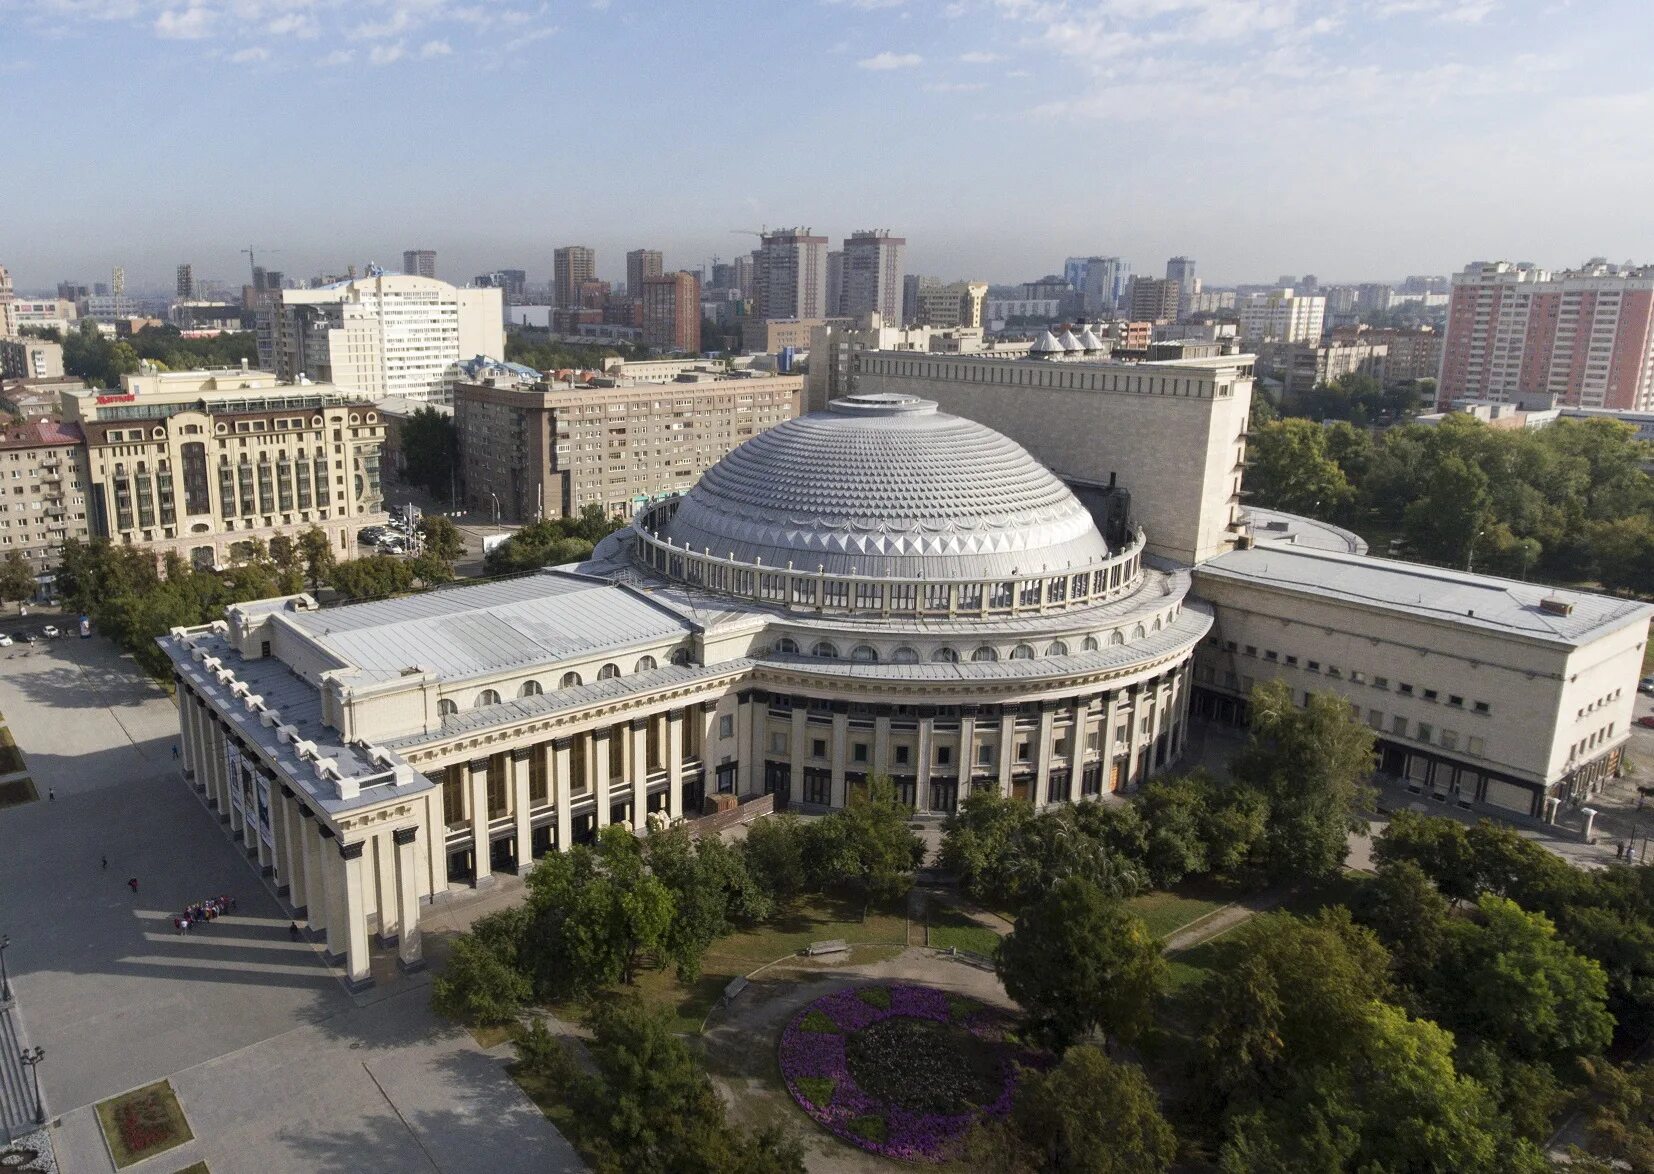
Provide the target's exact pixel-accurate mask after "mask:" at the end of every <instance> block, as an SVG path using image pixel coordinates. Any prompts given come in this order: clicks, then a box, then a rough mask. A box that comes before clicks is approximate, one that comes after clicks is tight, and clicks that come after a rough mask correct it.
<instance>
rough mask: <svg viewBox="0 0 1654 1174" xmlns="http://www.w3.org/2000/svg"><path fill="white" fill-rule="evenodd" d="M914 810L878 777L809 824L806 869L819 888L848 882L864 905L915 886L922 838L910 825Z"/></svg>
mask: <svg viewBox="0 0 1654 1174" xmlns="http://www.w3.org/2000/svg"><path fill="white" fill-rule="evenodd" d="M912 818H913V809H912V808H911V807H909V806H908V805H907V804H905V803H903V802H901V800H899V799H898V798H897V797H896V786H895V784H894V783H892V782H891V781H890V779H888V778H885V777H882V776H874V777H873V778H871V779H869V780H868V783H867V786H866V787H865V788H856V789H853V790H852V791H851V792H850V795H849V797H848V799H847V800H846V802H845V804H844V806H843V807H841V808H839V809H838V810H836V811H834V812H832V813H831V814H830V815H827V816H826V817H824V818H822V819H819V820H817V821H815V822H814V823H813V824H811V825H809V833H808V836H807V838H806V841H805V861H806V864H805V867H806V869H807V870H808V871H809V872H810V873H812V874H813V879H814V881H815V883H816V885H817V887H821V888H829V887H834V886H835V885H846V886H848V887H850V888H851V889H852V890H854V891H855V892H856V894H857V895H858V896H859V897H860V898H861V900H862V901H863V903H864V904H872V903H875V902H877V903H883V902H887V901H894V900H895V899H897V898H898V897H900V896H902V894H904V893H906V892H907V890H908V889H909V888H911V887H912V885H913V870H914V869H915V868H916V867H918V865H919V862H920V860H921V859H922V858H923V856H924V847H925V845H924V841H923V840H921V839H920V838H919V837H918V836H917V835H915V834H914V833H913V831H912V830H911V829H910V828H909V827H908V822H909V821H910V820H911V819H912Z"/></svg>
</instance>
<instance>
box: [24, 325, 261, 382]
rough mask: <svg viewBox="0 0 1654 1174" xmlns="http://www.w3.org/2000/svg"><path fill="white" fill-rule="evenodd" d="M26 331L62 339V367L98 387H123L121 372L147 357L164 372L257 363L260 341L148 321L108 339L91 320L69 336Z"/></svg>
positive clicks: (53, 331) (36, 329)
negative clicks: (187, 332)
mask: <svg viewBox="0 0 1654 1174" xmlns="http://www.w3.org/2000/svg"><path fill="white" fill-rule="evenodd" d="M24 330H25V332H26V333H28V334H32V335H35V336H36V337H39V338H45V339H49V340H50V341H52V342H58V343H62V344H63V369H64V370H65V371H67V372H68V373H69V374H70V375H76V376H79V377H80V378H81V379H84V380H86V382H87V383H89V384H91V385H92V386H93V387H119V386H120V384H121V376H122V375H131V374H133V373H134V372H136V371H137V370H138V368H139V365H140V363H141V362H142V361H144V360H147V361H149V362H151V363H153V364H155V365H156V366H157V367H159V368H160V369H161V370H163V371H183V370H190V369H194V368H200V367H234V366H236V365H237V364H239V363H240V362H241V361H242V360H244V359H245V360H247V361H248V362H256V361H257V359H258V343H257V340H256V339H255V338H254V337H253V335H252V333H251V332H250V331H237V332H233V333H229V334H220V335H216V336H214V337H212V338H185V337H184V336H183V334H182V332H181V331H179V329H178V328H177V327H176V326H146V327H144V328H143V329H142V330H140V331H138V332H137V333H135V334H133V335H132V336H131V337H130V338H125V339H113V338H107V337H105V336H104V334H103V333H102V332H101V331H100V330H99V329H98V328H97V324H96V323H93V322H90V321H87V322H82V323H81V324H80V326H79V327H78V328H77V329H75V330H71V331H69V333H68V334H67V335H65V334H64V333H63V332H62V331H61V330H59V329H58V328H57V327H55V326H49V327H25V328H24Z"/></svg>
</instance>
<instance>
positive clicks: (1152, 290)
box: [1127, 277, 1182, 323]
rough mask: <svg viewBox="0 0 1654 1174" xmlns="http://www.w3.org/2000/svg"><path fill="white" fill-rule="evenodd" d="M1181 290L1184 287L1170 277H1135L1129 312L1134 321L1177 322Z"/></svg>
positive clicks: (1132, 283) (1132, 284)
mask: <svg viewBox="0 0 1654 1174" xmlns="http://www.w3.org/2000/svg"><path fill="white" fill-rule="evenodd" d="M1181 292H1182V287H1181V286H1180V285H1178V283H1177V282H1175V281H1173V280H1172V279H1170V278H1165V279H1162V278H1158V277H1135V278H1133V279H1132V282H1131V299H1130V308H1129V309H1128V310H1127V314H1128V315H1129V317H1130V318H1131V320H1132V321H1133V322H1154V323H1162V322H1176V321H1177V304H1178V298H1179V296H1180V294H1181Z"/></svg>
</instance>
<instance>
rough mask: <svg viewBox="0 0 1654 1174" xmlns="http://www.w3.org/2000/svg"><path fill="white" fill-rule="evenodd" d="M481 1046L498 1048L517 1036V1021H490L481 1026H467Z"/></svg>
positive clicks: (467, 1029)
mask: <svg viewBox="0 0 1654 1174" xmlns="http://www.w3.org/2000/svg"><path fill="white" fill-rule="evenodd" d="M465 1030H466V1031H469V1032H470V1033H471V1038H472V1039H474V1040H476V1041H477V1046H478V1047H479V1048H485V1049H486V1048H497V1047H499V1046H500V1045H501V1044H503V1043H504V1042H505V1041H506V1040H508V1039H515V1038H516V1037H517V1024H515V1023H488V1024H484V1025H482V1026H480V1027H469V1026H468V1027H466V1029H465Z"/></svg>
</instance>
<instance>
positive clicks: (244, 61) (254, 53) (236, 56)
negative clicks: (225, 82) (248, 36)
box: [230, 45, 270, 65]
mask: <svg viewBox="0 0 1654 1174" xmlns="http://www.w3.org/2000/svg"><path fill="white" fill-rule="evenodd" d="M268 60H270V50H268V49H266V48H264V46H262V45H253V46H251V47H250V48H247V49H237V50H236V51H235V52H234V53H231V54H230V63H231V64H232V65H250V64H251V63H253V62H254V61H268Z"/></svg>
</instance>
